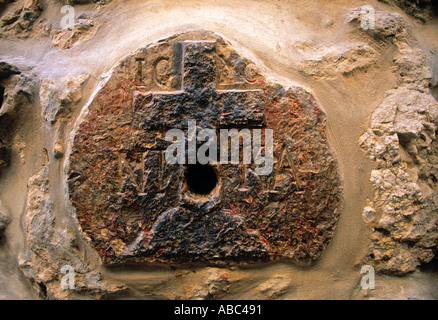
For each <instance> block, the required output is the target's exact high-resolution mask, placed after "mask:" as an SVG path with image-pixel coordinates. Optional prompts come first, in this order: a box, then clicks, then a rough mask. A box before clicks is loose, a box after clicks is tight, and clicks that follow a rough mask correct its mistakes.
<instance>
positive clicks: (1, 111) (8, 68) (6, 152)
mask: <svg viewBox="0 0 438 320" xmlns="http://www.w3.org/2000/svg"><path fill="white" fill-rule="evenodd" d="M0 88H2V92H1V95H2V96H1V101H2V104H1V106H0V170H1V169H3V168H7V167H8V166H9V165H10V161H11V150H12V149H15V150H16V151H17V152H18V153H19V155H20V157H21V156H23V153H22V152H23V148H24V144H23V142H20V141H19V139H15V138H16V136H17V135H18V134H19V131H20V127H21V126H20V114H21V113H22V112H24V111H25V110H27V108H29V106H30V104H31V102H32V100H33V95H34V94H35V77H34V75H32V74H24V73H23V74H20V71H18V68H17V67H15V66H12V65H10V64H8V63H5V62H2V63H0Z"/></svg>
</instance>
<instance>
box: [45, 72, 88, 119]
mask: <svg viewBox="0 0 438 320" xmlns="http://www.w3.org/2000/svg"><path fill="white" fill-rule="evenodd" d="M88 78H89V75H88V74H77V75H71V76H68V77H66V78H64V79H42V80H41V84H40V104H41V106H42V113H43V114H42V115H43V117H44V119H45V120H46V121H47V122H49V123H50V124H54V123H55V122H56V121H57V120H58V119H66V118H68V117H69V116H70V114H71V112H72V111H73V108H74V107H75V106H76V104H77V103H78V102H79V101H80V100H81V99H82V90H83V85H84V84H85V82H86V81H87V80H88Z"/></svg>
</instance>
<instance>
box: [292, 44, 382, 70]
mask: <svg viewBox="0 0 438 320" xmlns="http://www.w3.org/2000/svg"><path fill="white" fill-rule="evenodd" d="M295 48H296V49H297V50H298V51H300V52H302V53H303V54H304V55H305V57H306V58H305V61H304V62H303V63H302V64H301V66H300V69H301V71H302V72H304V73H306V74H309V75H312V76H316V77H326V78H330V77H331V78H334V77H337V76H339V75H348V74H351V73H353V72H354V71H355V70H366V69H367V68H368V67H370V66H371V65H373V64H375V63H376V62H377V54H376V52H375V50H374V49H373V48H371V47H369V46H367V45H365V44H351V43H348V44H337V45H335V46H330V47H315V45H314V44H313V43H311V42H310V43H308V42H307V43H305V42H299V43H297V44H296V45H295Z"/></svg>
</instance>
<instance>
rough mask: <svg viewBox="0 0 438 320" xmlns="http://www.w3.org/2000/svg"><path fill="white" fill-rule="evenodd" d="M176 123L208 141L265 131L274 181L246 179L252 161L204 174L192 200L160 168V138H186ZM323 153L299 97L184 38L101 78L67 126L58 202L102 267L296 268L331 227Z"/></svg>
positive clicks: (195, 38) (317, 250) (310, 111)
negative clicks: (207, 180)
mask: <svg viewBox="0 0 438 320" xmlns="http://www.w3.org/2000/svg"><path fill="white" fill-rule="evenodd" d="M181 70H183V71H181ZM181 72H182V73H183V74H181ZM181 87H182V90H181ZM187 120H195V121H197V125H198V127H199V128H210V129H213V130H215V131H217V132H218V134H219V129H222V128H250V129H255V128H262V129H265V128H274V129H275V132H274V146H273V148H274V150H273V152H274V159H275V168H274V171H273V172H272V173H271V174H269V175H265V176H262V175H257V174H256V171H257V169H256V166H255V164H254V162H253V163H252V164H251V165H247V166H246V165H243V164H242V163H241V162H240V163H239V164H238V165H235V164H221V165H215V166H214V170H215V172H216V175H217V179H218V182H217V185H216V187H215V188H214V190H213V191H211V192H210V193H209V194H208V195H199V194H196V192H193V191H192V190H190V185H189V184H188V182H187V178H186V175H187V170H189V169H188V168H187V166H183V165H178V164H176V165H170V164H167V163H166V162H165V159H164V150H165V149H166V142H165V141H164V136H165V134H166V131H167V130H170V129H183V130H185V131H186V130H187ZM168 144H169V143H167V145H168ZM331 152H332V151H331V150H330V147H329V146H328V142H327V139H326V133H325V117H324V114H323V113H322V111H321V110H320V109H319V107H318V106H317V105H316V103H315V101H314V100H313V98H312V96H311V95H310V94H309V93H307V92H305V91H304V90H303V89H300V88H290V89H287V90H286V89H284V88H283V87H281V86H279V85H275V84H269V83H267V82H266V81H265V79H264V78H263V77H262V76H260V75H259V74H258V72H256V69H255V67H254V65H253V64H252V63H251V62H250V61H248V60H246V59H244V58H241V57H240V56H239V55H238V54H237V53H236V52H234V51H233V50H232V49H231V48H230V47H229V45H228V44H226V43H225V42H224V41H223V40H222V39H221V38H218V37H216V36H214V35H211V34H208V33H192V34H184V35H180V36H178V37H173V38H170V39H168V40H163V41H161V42H160V43H158V44H157V45H152V46H149V47H147V48H145V49H141V50H139V52H138V53H136V54H134V55H133V56H129V57H128V58H126V59H124V60H123V61H122V62H121V64H120V65H119V66H118V67H117V68H116V69H115V70H114V71H113V75H112V77H111V79H110V80H109V81H108V83H107V84H106V85H105V86H104V87H103V88H102V90H101V91H100V92H99V93H98V94H97V96H96V97H95V98H94V101H93V103H92V104H91V105H90V106H89V108H88V112H87V114H86V116H85V118H84V119H83V120H82V121H81V122H80V125H79V126H78V128H77V131H76V134H75V137H74V140H73V146H72V152H71V155H70V164H69V169H68V187H69V194H70V199H71V201H72V204H73V206H74V207H75V208H76V216H77V219H78V221H79V223H80V225H81V227H82V229H83V230H84V232H85V233H86V234H87V235H88V236H89V237H90V239H91V242H92V244H93V246H94V247H95V248H96V250H97V251H98V252H99V254H100V256H101V257H102V258H103V259H104V261H105V262H106V263H109V264H114V263H115V264H118V263H126V262H137V263H140V262H163V261H169V262H195V261H198V262H207V261H215V262H224V261H227V260H233V261H240V262H252V261H269V260H273V259H279V258H285V259H290V260H292V261H295V262H297V263H301V264H308V263H311V262H313V261H315V260H316V259H317V258H318V257H319V256H320V255H321V252H322V250H323V249H324V248H325V247H326V246H327V244H328V241H329V239H330V238H331V236H332V234H333V232H334V228H335V225H336V222H337V220H338V215H339V210H340V201H341V187H340V178H339V176H338V171H337V164H336V161H335V159H334V158H333V157H332V153H331Z"/></svg>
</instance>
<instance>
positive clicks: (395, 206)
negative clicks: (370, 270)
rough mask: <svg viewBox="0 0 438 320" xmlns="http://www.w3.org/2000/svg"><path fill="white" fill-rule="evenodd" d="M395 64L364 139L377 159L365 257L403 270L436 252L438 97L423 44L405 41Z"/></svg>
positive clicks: (384, 266) (379, 266)
mask: <svg viewBox="0 0 438 320" xmlns="http://www.w3.org/2000/svg"><path fill="white" fill-rule="evenodd" d="M401 24H402V25H404V24H405V22H401ZM393 67H394V73H395V74H396V75H397V84H398V87H397V88H396V89H393V90H390V91H388V92H387V93H386V97H385V98H384V100H383V101H382V103H381V104H380V106H379V107H378V108H377V109H376V110H375V112H374V113H373V114H372V117H371V128H370V129H369V130H368V131H367V132H366V133H365V134H364V135H363V136H362V137H361V139H360V142H361V146H362V147H363V148H364V149H365V150H366V151H367V154H368V155H369V156H370V158H371V159H372V160H374V161H375V162H376V165H377V167H376V168H375V170H373V171H372V174H371V183H372V186H373V188H374V197H373V198H372V199H370V201H369V203H368V206H367V207H366V208H365V209H364V213H363V217H364V220H365V222H366V223H367V224H368V227H369V230H370V236H371V241H372V245H371V247H370V251H369V253H368V256H367V258H366V260H367V261H369V262H370V263H373V264H375V265H376V267H377V269H378V270H379V271H381V272H384V273H390V274H397V275H402V274H406V273H409V272H413V271H415V270H416V268H417V267H418V266H420V265H422V264H425V263H429V262H430V261H432V260H433V259H434V257H435V256H436V253H437V248H438V227H437V223H438V207H437V196H436V192H437V187H438V185H437V181H438V179H437V178H438V162H437V156H438V154H437V150H438V149H437V146H438V142H437V128H438V127H437V126H438V103H437V101H436V100H435V99H434V97H433V96H432V95H431V94H430V90H429V87H430V85H431V77H432V74H431V71H430V69H429V68H428V67H427V66H426V62H425V55H424V53H423V52H422V50H420V49H419V48H411V47H406V46H401V47H400V49H399V53H398V56H397V57H396V58H395V59H394V61H393Z"/></svg>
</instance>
